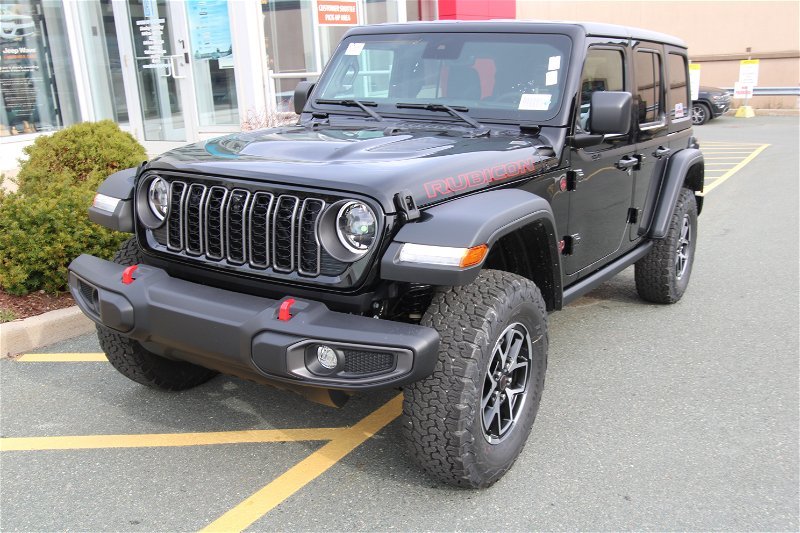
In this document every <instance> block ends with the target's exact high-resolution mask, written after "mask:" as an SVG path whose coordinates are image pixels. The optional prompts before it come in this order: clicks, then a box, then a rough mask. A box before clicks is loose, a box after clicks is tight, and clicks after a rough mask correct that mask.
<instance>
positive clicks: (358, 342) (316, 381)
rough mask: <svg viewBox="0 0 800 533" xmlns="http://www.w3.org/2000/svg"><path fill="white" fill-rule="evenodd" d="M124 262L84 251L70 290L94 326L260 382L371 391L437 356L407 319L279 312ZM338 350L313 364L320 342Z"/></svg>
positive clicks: (317, 308) (307, 309)
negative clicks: (128, 268) (328, 361)
mask: <svg viewBox="0 0 800 533" xmlns="http://www.w3.org/2000/svg"><path fill="white" fill-rule="evenodd" d="M124 269H125V267H124V266H122V265H118V264H116V263H112V262H109V261H105V260H103V259H98V258H96V257H92V256H89V255H81V256H80V257H78V258H77V259H75V260H74V261H73V262H72V264H70V266H69V287H70V292H71V293H72V296H73V298H75V301H76V302H77V304H78V306H79V307H80V308H81V310H82V311H83V312H84V313H85V314H86V315H87V316H88V317H89V318H91V319H92V320H94V321H95V322H97V323H98V324H103V325H105V326H106V327H109V328H111V329H114V330H116V331H118V332H120V333H122V334H123V335H125V336H127V337H130V338H131V339H134V340H136V341H139V342H140V343H142V344H143V345H144V346H145V348H147V349H148V350H150V351H152V352H154V353H157V354H159V355H162V356H164V357H168V358H172V359H178V360H184V361H188V362H191V363H194V364H198V365H201V366H205V367H207V368H212V369H214V370H219V371H221V372H223V373H227V374H232V375H236V376H240V377H243V378H247V379H253V380H256V381H265V380H267V381H268V380H277V381H284V382H291V383H294V384H296V385H309V386H316V387H324V388H330V389H340V390H377V389H385V388H391V387H397V386H399V385H403V384H406V383H411V382H413V381H417V380H420V379H423V378H425V377H426V376H428V375H430V374H431V373H432V372H433V369H434V366H435V364H436V361H437V359H438V351H439V334H438V333H437V332H436V330H434V329H432V328H428V327H424V326H417V325H413V324H403V323H398V322H391V321H388V320H376V319H373V318H368V317H363V316H359V315H350V314H346V313H338V312H334V311H331V310H329V309H328V308H327V307H326V306H325V305H324V304H322V303H320V302H316V301H311V300H300V299H295V302H294V304H292V305H291V309H290V314H291V318H289V319H288V320H280V319H279V309H280V307H281V304H283V303H284V302H285V301H287V300H288V299H289V298H290V297H289V296H287V297H285V298H283V299H281V300H272V299H269V298H261V297H258V296H251V295H247V294H241V293H237V292H232V291H227V290H224V289H218V288H214V287H208V286H205V285H200V284H197V283H192V282H189V281H185V280H181V279H178V278H173V277H171V276H169V274H167V272H166V271H164V270H162V269H160V268H156V267H153V266H148V265H139V266H138V268H137V269H136V270H135V272H134V274H133V281H132V282H131V283H128V284H126V283H123V281H122V274H123V270H124ZM323 344H324V345H326V346H330V347H332V348H333V349H334V350H336V352H337V353H338V354H339V356H340V360H339V365H338V366H337V367H336V368H335V369H332V370H327V369H325V368H323V367H321V366H320V365H319V364H318V362H317V361H316V348H317V347H318V346H319V345H323Z"/></svg>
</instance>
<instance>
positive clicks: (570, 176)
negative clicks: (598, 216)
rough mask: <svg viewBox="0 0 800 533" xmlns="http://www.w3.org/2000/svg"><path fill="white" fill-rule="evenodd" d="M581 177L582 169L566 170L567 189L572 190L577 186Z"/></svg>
mask: <svg viewBox="0 0 800 533" xmlns="http://www.w3.org/2000/svg"><path fill="white" fill-rule="evenodd" d="M582 179H583V170H581V169H579V168H576V169H575V170H568V171H567V190H568V191H574V190H576V189H577V188H578V182H580V181H581V180H582Z"/></svg>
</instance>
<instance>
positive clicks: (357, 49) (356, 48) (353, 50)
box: [344, 43, 364, 56]
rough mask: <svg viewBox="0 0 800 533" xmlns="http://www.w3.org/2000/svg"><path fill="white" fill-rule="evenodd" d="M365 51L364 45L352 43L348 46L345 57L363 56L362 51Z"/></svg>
mask: <svg viewBox="0 0 800 533" xmlns="http://www.w3.org/2000/svg"><path fill="white" fill-rule="evenodd" d="M363 49H364V43H350V44H348V45H347V50H345V51H344V55H346V56H357V55H359V54H361V50H363Z"/></svg>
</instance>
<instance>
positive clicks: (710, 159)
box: [705, 156, 746, 161]
mask: <svg viewBox="0 0 800 533" xmlns="http://www.w3.org/2000/svg"><path fill="white" fill-rule="evenodd" d="M733 159H742V157H741V156H736V157H706V158H705V160H706V161H714V160H717V161H722V160H725V161H731V160H733ZM745 159H746V158H745Z"/></svg>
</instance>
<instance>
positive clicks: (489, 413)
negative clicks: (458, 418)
mask: <svg viewBox="0 0 800 533" xmlns="http://www.w3.org/2000/svg"><path fill="white" fill-rule="evenodd" d="M499 416H500V402H499V401H495V402H494V403H493V404H492V406H491V407H490V408H489V409H486V410H484V411H483V427H484V428H485V429H486V431H487V432H491V429H492V424H493V423H494V419H495V418H497V417H499ZM499 425H500V424H499V422H498V430H499ZM498 435H499V433H498Z"/></svg>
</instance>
